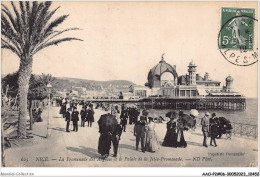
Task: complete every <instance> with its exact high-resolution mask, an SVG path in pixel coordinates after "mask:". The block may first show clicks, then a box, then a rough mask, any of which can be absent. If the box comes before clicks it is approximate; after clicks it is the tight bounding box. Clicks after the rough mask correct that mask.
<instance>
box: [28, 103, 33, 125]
mask: <svg viewBox="0 0 260 177" xmlns="http://www.w3.org/2000/svg"><path fill="white" fill-rule="evenodd" d="M32 102H33V101H32V100H29V116H30V128H29V129H30V130H32V129H33V128H32V124H33V115H32Z"/></svg>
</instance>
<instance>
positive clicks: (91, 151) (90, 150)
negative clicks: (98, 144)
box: [66, 146, 100, 158]
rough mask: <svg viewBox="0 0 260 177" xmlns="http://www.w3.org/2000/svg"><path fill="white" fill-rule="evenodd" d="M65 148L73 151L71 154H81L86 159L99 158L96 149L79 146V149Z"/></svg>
mask: <svg viewBox="0 0 260 177" xmlns="http://www.w3.org/2000/svg"><path fill="white" fill-rule="evenodd" d="M66 148H67V149H68V150H70V151H73V152H79V153H82V154H84V155H86V156H88V157H93V158H99V157H100V155H99V154H98V151H97V149H93V148H88V147H84V146H79V148H76V147H66Z"/></svg>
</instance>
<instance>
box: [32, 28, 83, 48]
mask: <svg viewBox="0 0 260 177" xmlns="http://www.w3.org/2000/svg"><path fill="white" fill-rule="evenodd" d="M74 30H80V29H79V28H68V29H65V30H62V31H53V32H50V35H49V36H50V37H49V38H45V39H44V41H42V42H41V43H40V44H38V45H36V46H35V48H37V47H38V46H39V45H41V44H46V43H47V42H49V41H50V40H52V39H53V38H55V37H57V36H59V35H61V34H62V33H65V32H67V31H74Z"/></svg>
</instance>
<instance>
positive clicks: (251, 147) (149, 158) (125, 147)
mask: <svg viewBox="0 0 260 177" xmlns="http://www.w3.org/2000/svg"><path fill="white" fill-rule="evenodd" d="M46 112H47V111H45V113H43V119H44V122H45V121H46V115H47V114H46ZM58 113H59V108H58V107H53V108H52V110H51V120H50V127H51V136H50V137H49V138H48V139H46V138H43V137H44V136H45V135H46V129H45V128H44V127H42V126H44V125H46V124H45V123H44V122H43V123H42V126H39V124H38V125H37V126H36V127H34V131H33V134H35V135H34V141H35V143H32V144H28V145H26V146H23V147H13V148H10V149H7V150H6V152H5V157H6V166H7V167H112V166H114V167H248V166H257V163H258V161H257V156H258V144H257V140H252V139H247V138H241V137H236V136H232V139H231V140H230V139H228V140H227V139H225V137H223V138H222V139H219V140H217V144H218V147H212V146H209V147H208V148H205V147H203V146H202V140H203V136H202V132H201V130H200V128H198V129H196V130H195V131H188V132H185V139H186V141H187V143H188V146H187V148H170V147H161V149H159V150H158V151H157V152H155V153H149V152H146V153H142V152H141V151H136V150H135V136H134V135H133V128H134V127H133V125H127V130H126V132H123V134H122V136H121V141H120V145H119V154H118V157H117V158H114V157H112V154H113V151H112V149H111V151H110V152H111V155H110V157H109V158H108V159H107V160H105V161H103V160H101V159H99V157H100V155H99V154H98V151H97V146H98V138H99V133H98V125H97V120H98V119H99V117H100V115H101V114H104V113H106V112H104V111H102V110H97V109H95V122H94V123H93V127H92V128H90V127H86V126H85V127H80V126H79V131H78V132H73V131H71V132H70V133H67V132H66V131H65V125H66V122H65V120H64V118H62V117H61V116H60V115H59V114H58ZM35 125H36V124H35ZM70 128H71V129H72V126H71V127H70ZM155 130H156V133H157V134H158V136H159V141H160V144H161V143H162V141H163V138H164V136H165V133H166V124H165V123H161V124H156V128H155Z"/></svg>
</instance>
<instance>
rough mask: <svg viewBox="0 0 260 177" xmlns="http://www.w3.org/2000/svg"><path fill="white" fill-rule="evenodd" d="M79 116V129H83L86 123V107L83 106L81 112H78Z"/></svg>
mask: <svg viewBox="0 0 260 177" xmlns="http://www.w3.org/2000/svg"><path fill="white" fill-rule="evenodd" d="M80 116H81V127H85V122H86V107H85V106H84V105H83V106H82V110H81V111H80Z"/></svg>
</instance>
